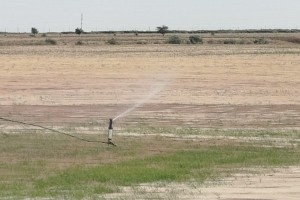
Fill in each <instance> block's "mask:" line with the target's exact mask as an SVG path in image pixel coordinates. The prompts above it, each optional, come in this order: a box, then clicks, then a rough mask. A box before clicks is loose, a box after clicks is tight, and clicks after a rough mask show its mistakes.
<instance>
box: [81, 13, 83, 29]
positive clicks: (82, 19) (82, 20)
mask: <svg viewBox="0 0 300 200" xmlns="http://www.w3.org/2000/svg"><path fill="white" fill-rule="evenodd" d="M82 21H83V13H81V27H80V28H81V30H82Z"/></svg>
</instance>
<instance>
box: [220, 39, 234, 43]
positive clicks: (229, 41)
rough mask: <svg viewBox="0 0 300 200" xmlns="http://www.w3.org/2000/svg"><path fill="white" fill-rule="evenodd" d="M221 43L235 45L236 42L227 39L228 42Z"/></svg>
mask: <svg viewBox="0 0 300 200" xmlns="http://www.w3.org/2000/svg"><path fill="white" fill-rule="evenodd" d="M223 43H224V44H237V41H236V40H234V39H228V40H224V42H223Z"/></svg>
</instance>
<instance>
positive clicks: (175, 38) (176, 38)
mask: <svg viewBox="0 0 300 200" xmlns="http://www.w3.org/2000/svg"><path fill="white" fill-rule="evenodd" d="M167 43H168V44H181V43H182V40H181V39H180V37H179V36H177V35H173V36H171V37H169V39H168V41H167Z"/></svg>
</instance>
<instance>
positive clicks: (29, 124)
mask: <svg viewBox="0 0 300 200" xmlns="http://www.w3.org/2000/svg"><path fill="white" fill-rule="evenodd" d="M0 120H2V121H7V122H13V123H18V124H23V125H27V126H35V127H38V128H41V129H45V130H48V131H52V132H55V133H59V134H62V135H66V136H68V137H72V138H75V139H77V140H81V141H84V142H90V143H102V144H108V145H110V144H111V145H114V144H113V143H112V142H103V141H97V140H88V139H84V138H81V137H77V136H75V135H71V134H68V133H64V132H61V131H58V130H54V129H52V128H47V127H44V126H40V125H36V124H31V123H26V122H21V121H17V120H12V119H7V118H4V117H0ZM114 146H115V145H114Z"/></svg>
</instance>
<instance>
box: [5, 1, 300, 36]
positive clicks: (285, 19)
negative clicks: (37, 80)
mask: <svg viewBox="0 0 300 200" xmlns="http://www.w3.org/2000/svg"><path fill="white" fill-rule="evenodd" d="M81 13H83V18H84V19H83V29H84V30H85V31H100V30H101V31H106V30H135V29H136V30H149V29H150V30H155V27H157V26H161V25H163V24H164V25H167V26H169V28H170V29H184V30H203V29H213V30H214V29H264V28H282V29H300V0H285V1H282V0H210V1H208V0H185V1H184V0H151V1H150V0H85V1H84V0H0V32H3V31H7V32H18V31H20V32H30V29H31V27H36V28H38V29H39V31H40V32H48V31H49V30H50V31H57V32H60V31H74V29H75V28H77V27H80V18H81Z"/></svg>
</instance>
